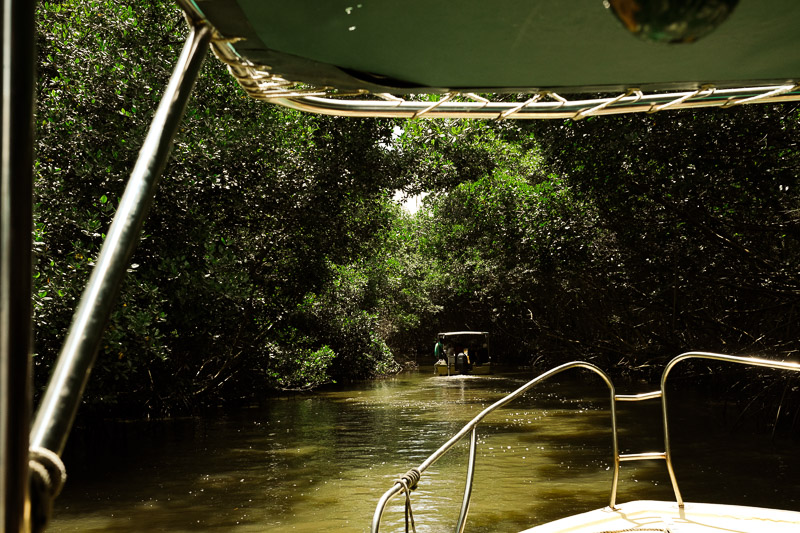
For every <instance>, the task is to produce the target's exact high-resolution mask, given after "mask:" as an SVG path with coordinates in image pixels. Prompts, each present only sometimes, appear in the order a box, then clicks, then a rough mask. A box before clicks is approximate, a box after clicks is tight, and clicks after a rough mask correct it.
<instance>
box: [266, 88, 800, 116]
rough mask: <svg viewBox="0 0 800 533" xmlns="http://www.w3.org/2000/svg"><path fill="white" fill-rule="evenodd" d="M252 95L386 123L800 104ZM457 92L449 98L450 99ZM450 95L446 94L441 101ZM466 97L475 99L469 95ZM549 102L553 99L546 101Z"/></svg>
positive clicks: (692, 94) (739, 99)
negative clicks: (428, 99)
mask: <svg viewBox="0 0 800 533" xmlns="http://www.w3.org/2000/svg"><path fill="white" fill-rule="evenodd" d="M284 93H285V94H280V93H276V94H274V95H272V96H271V95H270V94H264V95H261V94H258V92H255V93H253V94H251V96H253V97H254V98H256V99H258V100H264V101H266V102H271V103H274V104H279V105H282V106H284V107H289V108H292V109H297V110H299V111H306V112H309V113H318V114H322V115H333V116H347V117H383V118H419V117H425V118H476V119H478V118H479V119H494V120H505V119H575V120H580V119H582V118H585V117H588V116H595V115H597V116H600V115H617V114H623V113H653V112H657V111H662V110H668V109H695V108H700V107H732V106H737V105H743V104H753V103H780V102H788V101H796V100H800V92H798V86H797V85H794V84H787V85H775V86H769V87H742V88H735V89H715V88H713V87H710V88H706V89H698V90H696V91H684V92H674V93H656V94H642V93H641V92H639V91H637V90H635V89H630V90H629V91H628V92H627V93H623V94H621V95H619V96H616V97H613V98H595V99H585V100H572V101H571V100H566V99H564V98H562V97H560V96H559V95H557V94H555V93H550V92H546V91H545V92H543V93H541V94H542V95H543V96H542V97H541V98H531V99H530V100H529V101H528V102H524V103H523V105H520V102H493V101H489V100H485V99H482V100H480V101H475V100H472V101H454V100H448V101H444V102H443V101H442V100H439V101H438V102H434V104H435V105H432V102H431V101H425V100H403V99H402V98H398V99H396V100H395V99H392V100H389V101H387V100H379V99H377V98H376V99H372V100H345V99H343V98H337V97H336V95H335V94H334V95H332V96H327V97H326V96H308V95H303V94H301V93H296V94H291V91H284ZM454 94H455V93H452V94H450V95H449V96H450V98H452V96H453V95H454ZM447 96H448V95H442V99H445V98H447ZM466 97H467V98H471V97H469V96H466ZM545 97H551V98H553V99H552V100H547V99H545Z"/></svg>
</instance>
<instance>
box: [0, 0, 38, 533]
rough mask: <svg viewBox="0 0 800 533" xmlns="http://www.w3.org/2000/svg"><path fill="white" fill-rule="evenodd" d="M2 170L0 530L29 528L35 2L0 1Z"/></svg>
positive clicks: (12, 531)
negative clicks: (0, 4)
mask: <svg viewBox="0 0 800 533" xmlns="http://www.w3.org/2000/svg"><path fill="white" fill-rule="evenodd" d="M0 27H1V29H0V32H1V35H0V39H2V48H0V50H1V52H0V53H1V54H2V60H1V61H2V74H1V75H0V76H1V78H2V81H0V85H1V86H2V103H0V122H1V123H2V126H1V127H2V135H1V137H2V141H0V144H1V146H2V147H1V148H0V150H1V151H2V168H1V169H0V529H2V531H6V532H8V533H21V532H27V531H30V527H31V526H30V499H29V496H28V431H29V428H30V419H31V389H32V387H31V376H32V373H31V344H32V343H31V338H32V337H31V331H32V326H31V317H32V308H31V285H32V270H31V265H32V259H31V254H32V252H31V248H32V247H31V244H32V242H31V234H32V230H33V214H32V213H33V131H34V128H33V106H34V87H35V73H34V72H35V65H36V50H35V42H34V36H35V35H36V32H35V2H31V1H29V0H3V3H2V11H1V12H0Z"/></svg>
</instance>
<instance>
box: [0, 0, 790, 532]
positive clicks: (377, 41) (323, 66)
mask: <svg viewBox="0 0 800 533" xmlns="http://www.w3.org/2000/svg"><path fill="white" fill-rule="evenodd" d="M178 3H179V4H180V6H181V7H182V8H183V10H184V12H185V14H186V20H187V23H188V26H189V35H188V37H187V40H186V44H185V46H184V48H183V51H182V52H181V55H180V57H178V58H176V63H175V68H174V72H173V75H172V77H171V79H170V82H169V84H168V86H167V87H166V89H165V90H164V93H163V96H162V100H161V104H160V106H159V108H158V110H157V112H156V114H155V116H154V118H153V121H152V125H151V128H150V131H149V133H148V135H147V137H146V138H145V139H144V141H143V144H142V149H141V152H140V155H139V159H138V161H137V163H136V164H135V166H134V168H133V169H132V172H131V176H130V179H129V182H128V185H127V188H126V190H125V193H124V196H123V198H122V201H121V203H120V205H119V208H118V210H117V212H116V215H115V218H114V221H113V223H112V225H111V227H110V228H109V229H108V231H107V237H106V239H105V242H104V245H103V247H102V250H101V252H100V255H99V257H98V259H97V261H96V266H95V268H94V270H93V273H92V275H91V277H90V279H89V281H88V283H87V286H86V289H85V291H84V294H83V296H82V298H81V301H80V303H79V304H78V306H77V308H76V309H75V311H74V318H73V322H72V326H71V328H70V330H69V332H68V335H67V337H66V339H65V341H64V344H63V348H62V350H61V353H60V355H59V359H58V362H57V364H56V367H55V369H54V371H53V374H52V377H51V380H50V382H49V385H48V388H47V391H46V394H45V395H44V397H43V399H42V401H41V403H40V405H39V406H37V410H36V415H35V417H33V416H32V411H33V409H32V406H31V370H30V367H31V338H32V334H31V328H32V326H31V315H32V311H31V309H32V307H31V264H32V252H31V248H32V246H31V227H32V200H31V199H32V183H33V179H32V176H33V172H32V169H33V142H32V139H33V119H32V117H33V109H34V88H35V52H34V35H35V22H34V10H35V4H34V2H30V1H29V0H3V11H2V13H3V15H2V19H1V20H2V30H1V31H2V37H1V38H2V63H3V65H2V113H0V117H1V119H2V169H1V176H0V198H2V205H1V206H0V527H2V528H3V531H6V532H9V533H12V532H13V533H17V532H27V531H41V530H44V529H45V528H46V525H47V520H48V514H49V509H50V508H51V505H52V501H53V499H54V498H55V497H56V495H57V494H58V491H59V490H60V486H61V485H62V484H63V482H64V479H65V471H64V466H63V464H62V463H61V461H60V455H61V454H62V452H63V450H64V446H65V443H66V441H67V438H68V436H69V432H70V428H71V426H72V422H73V420H74V417H75V413H76V411H77V409H78V405H79V404H80V398H81V394H82V391H83V389H84V387H85V385H86V383H87V380H88V379H89V375H90V371H91V368H92V365H93V364H94V360H95V357H96V355H97V351H98V346H99V343H100V339H101V336H102V334H103V328H104V325H105V323H106V320H107V317H108V315H109V313H110V312H111V306H112V305H113V304H112V302H113V301H114V300H115V298H114V296H115V295H116V294H117V292H118V290H119V286H120V283H121V280H122V277H123V275H124V273H125V270H126V268H127V265H128V262H129V259H130V257H131V254H132V252H133V250H134V248H135V246H136V241H137V239H138V237H139V234H140V229H141V226H142V221H143V220H144V218H145V216H146V213H147V206H148V205H149V204H150V203H151V200H152V197H153V196H154V194H155V191H156V186H157V184H158V179H159V177H160V175H161V172H162V171H163V169H164V166H165V164H166V161H167V159H168V157H169V152H170V148H171V145H172V140H173V138H174V135H175V133H176V131H177V129H178V127H179V125H180V123H181V119H182V115H183V111H184V109H185V106H186V102H187V99H188V98H189V96H190V94H191V91H192V88H193V85H194V82H195V79H196V77H197V75H198V72H199V67H200V65H201V63H202V61H203V59H204V57H205V56H206V54H207V51H208V50H209V48H210V49H211V50H213V53H214V55H216V56H217V58H218V59H219V60H220V61H222V62H224V63H226V64H227V65H228V68H229V70H230V72H231V74H232V75H233V76H234V77H235V78H236V79H237V80H238V82H239V84H240V85H241V87H242V89H243V90H244V91H245V92H246V93H247V94H248V95H250V96H252V97H253V98H256V99H259V100H264V101H265V102H268V103H273V104H278V105H283V106H288V107H291V108H295V109H300V110H304V111H310V112H316V113H325V114H334V115H342V116H352V117H397V118H436V117H451V118H467V117H472V118H484V119H493V120H507V119H572V120H581V119H585V118H587V117H592V116H602V115H610V114H619V113H636V112H645V113H669V112H670V111H671V110H675V109H699V108H704V107H717V108H730V107H735V106H740V105H753V104H759V103H781V102H796V101H798V100H800V87H799V86H798V82H799V81H800V32H798V31H797V28H798V25H800V3H799V2H796V1H795V0H606V1H605V2H604V1H601V0H581V1H576V2H565V1H563V0H507V1H504V2H502V3H493V2H483V1H477V0H462V1H460V2H457V3H453V2H423V1H420V0H410V1H407V2H393V1H388V0H354V1H347V2H337V1H331V0H325V1H320V0H297V1H294V2H277V1H273V0H179V2H178ZM143 67H144V68H146V67H147V65H143ZM687 357H711V358H717V359H722V360H727V361H731V362H734V363H743V364H754V365H759V366H772V367H776V368H779V369H783V370H785V371H798V370H800V365H798V364H797V363H791V362H780V361H767V360H760V359H753V358H736V357H730V356H722V355H717V354H687V355H684V356H681V357H679V358H677V359H676V360H674V361H673V362H672V363H670V365H669V366H668V367H667V368H666V369H665V371H664V374H663V378H662V388H661V389H660V390H659V391H654V392H653V393H649V394H646V395H643V396H642V395H639V396H635V397H633V396H625V395H618V394H616V393H615V391H614V388H613V385H612V384H611V382H610V381H609V380H608V379H607V376H606V377H603V376H605V374H604V373H603V371H602V370H600V369H598V368H596V367H594V366H593V365H590V364H588V363H584V362H574V363H569V364H568V365H565V366H561V367H558V368H556V369H553V370H551V371H550V372H547V373H545V374H543V375H542V376H540V377H539V378H536V379H535V380H533V381H532V382H531V383H529V384H528V385H526V386H525V387H527V388H529V387H531V386H533V385H535V384H536V383H538V382H539V381H541V380H542V379H545V378H547V377H550V376H552V375H555V374H557V373H559V372H561V371H563V370H566V369H568V368H575V367H577V368H583V369H588V370H589V371H592V372H595V373H598V374H599V375H601V377H603V379H604V380H605V381H606V382H607V384H608V386H609V389H610V392H611V395H610V397H611V402H612V406H613V405H614V403H615V402H617V401H639V400H653V399H657V398H660V399H661V401H662V403H663V409H664V429H665V435H666V430H667V427H668V421H667V415H666V401H665V398H664V391H663V382H664V380H666V377H667V374H668V373H669V370H670V368H671V365H673V364H675V363H677V362H680V361H681V360H682V359H683V358H687ZM525 387H523V388H525ZM520 390H521V389H520ZM518 394H521V392H520V391H515V392H513V393H511V394H510V395H509V396H507V397H506V398H504V399H503V400H500V402H498V404H495V405H496V406H497V405H499V404H505V403H508V402H511V401H513V399H514V398H515V397H516V396H517V395H518ZM491 409H492V408H491V407H490V408H488V409H487V411H485V412H484V413H481V415H479V416H478V417H476V419H475V420H473V421H472V422H470V424H468V425H467V426H466V427H465V428H464V429H462V430H461V431H460V432H459V433H458V434H457V435H455V436H454V437H453V439H451V441H449V442H448V443H446V444H445V445H444V446H443V447H442V448H441V449H440V450H438V451H437V452H435V453H434V454H433V455H432V456H431V457H430V458H429V459H427V460H426V461H425V462H424V463H423V464H422V465H420V466H419V467H417V468H414V469H412V470H410V471H409V473H408V474H406V475H404V476H402V477H401V478H400V480H399V481H398V482H396V483H395V484H394V485H393V486H392V488H391V489H390V490H389V491H388V492H387V493H386V495H384V497H383V498H382V499H381V501H380V502H379V504H378V508H377V509H376V512H375V516H374V518H373V522H372V530H373V531H375V532H377V531H378V530H379V528H380V522H381V516H382V512H383V509H384V507H385V505H386V503H387V502H388V500H389V499H391V498H392V497H394V496H397V495H399V494H403V495H404V496H405V498H406V504H407V509H408V515H409V516H412V515H411V509H412V507H411V491H412V489H413V487H415V486H417V485H418V484H420V483H424V479H422V480H420V476H421V475H422V474H423V473H424V471H425V469H426V468H427V467H428V466H430V465H431V464H433V462H435V461H436V460H437V459H438V458H439V457H440V456H441V455H443V454H444V453H446V452H447V450H448V449H450V448H451V447H452V446H453V445H454V444H455V443H456V442H458V441H460V440H461V439H462V438H463V437H465V436H466V435H467V434H469V435H471V437H470V438H471V448H470V459H469V461H470V465H471V466H470V469H469V472H470V474H469V475H468V476H469V479H470V480H471V472H472V471H473V467H474V462H475V461H474V457H475V448H476V428H477V426H478V424H479V422H480V421H481V420H482V418H483V417H484V416H486V415H488V414H490V410H491ZM613 413H614V411H613V410H612V424H613V423H615V422H614V415H613ZM614 438H615V439H616V437H614ZM614 453H615V458H614V464H615V465H616V467H618V466H619V463H620V462H625V461H634V460H665V462H666V465H667V468H668V470H669V472H670V476H671V479H672V482H673V488H674V491H675V496H676V500H675V501H674V502H629V503H626V504H617V502H616V501H615V494H616V492H615V491H616V479H617V474H616V470H618V468H617V469H616V470H615V474H614V481H613V483H614V485H613V488H612V496H611V499H610V503H609V506H608V507H607V508H606V509H603V510H599V511H596V512H595V514H589V515H586V516H579V517H571V518H567V519H565V521H557V522H554V523H552V524H548V525H542V526H539V527H538V528H536V529H534V530H532V531H535V532H536V533H555V532H567V531H575V532H578V531H581V532H583V531H592V532H596V531H611V530H621V529H628V530H630V529H631V528H633V530H641V531H645V530H648V529H647V528H648V527H649V530H656V531H673V533H675V532H677V531H681V532H689V531H711V530H716V531H718V530H720V529H725V530H726V531H781V532H784V531H785V532H788V531H798V530H800V512H797V511H788V510H786V511H780V510H770V509H753V508H748V507H739V506H725V507H721V506H711V505H707V504H700V503H698V504H694V503H685V502H684V501H683V499H682V498H681V496H680V492H679V490H678V485H677V482H676V479H675V476H674V473H673V471H672V466H671V464H672V463H671V456H670V447H669V442H668V439H667V438H665V450H664V451H662V452H655V453H646V454H638V455H636V454H634V455H632V456H630V455H629V456H625V455H620V454H619V453H618V452H617V449H616V440H615V441H614ZM470 488H471V481H470V482H468V483H467V492H466V494H465V497H464V504H463V505H462V510H461V514H460V517H459V522H458V531H463V530H464V529H465V528H466V525H467V515H468V510H469V502H470V494H469V489H470ZM659 520H660V521H659ZM365 522H366V517H365ZM407 523H408V524H410V525H411V526H412V527H413V525H414V524H413V520H409V521H408V522H407ZM754 524H755V525H754ZM701 526H702V527H701ZM748 528H749V529H748Z"/></svg>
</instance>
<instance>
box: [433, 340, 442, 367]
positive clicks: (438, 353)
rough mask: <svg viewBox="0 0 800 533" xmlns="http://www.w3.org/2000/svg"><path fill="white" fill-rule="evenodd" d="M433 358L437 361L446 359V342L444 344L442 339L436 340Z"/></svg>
mask: <svg viewBox="0 0 800 533" xmlns="http://www.w3.org/2000/svg"><path fill="white" fill-rule="evenodd" d="M433 358H434V359H436V362H437V363H438V362H439V361H441V360H443V359H444V344H442V339H437V340H436V346H434V347H433Z"/></svg>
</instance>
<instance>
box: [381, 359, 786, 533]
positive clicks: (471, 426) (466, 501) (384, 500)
mask: <svg viewBox="0 0 800 533" xmlns="http://www.w3.org/2000/svg"><path fill="white" fill-rule="evenodd" d="M687 359H711V360H716V361H723V362H730V363H738V364H745V365H750V366H759V367H766V368H774V369H781V370H792V371H800V364H798V363H791V362H783V361H770V360H768V359H759V358H755V357H740V356H734V355H723V354H716V353H710V352H687V353H684V354H681V355H679V356H677V357H675V358H674V359H672V360H671V361H670V362H669V363H667V365H666V367H665V368H664V372H663V373H662V375H661V388H660V390H657V391H653V392H646V393H642V394H635V395H626V394H615V391H614V385H613V383H612V382H611V380H610V379H609V377H608V375H607V374H606V373H605V372H603V371H602V370H600V368H598V367H597V366H595V365H593V364H591V363H587V362H584V361H573V362H570V363H565V364H563V365H560V366H557V367H555V368H553V369H552V370H549V371H547V372H545V373H544V374H541V375H539V376H538V377H536V378H534V379H533V380H531V381H529V382H528V383H526V384H525V385H523V386H522V387H520V388H518V389H517V390H515V391H514V392H512V393H511V394H508V395H507V396H505V397H504V398H502V399H500V400H498V401H497V402H495V403H493V404H492V405H490V406H489V407H487V408H486V409H484V410H483V411H481V413H480V414H478V416H476V417H475V418H473V419H472V420H471V421H470V422H469V423H468V424H467V425H465V426H464V427H463V428H461V430H460V431H459V432H458V433H456V434H455V435H454V436H453V437H452V438H451V439H450V440H448V441H447V442H446V443H445V444H444V445H442V446H441V447H440V448H439V449H438V450H436V451H435V452H434V453H433V454H431V455H430V457H428V458H427V459H426V460H425V461H423V462H422V464H420V465H419V466H418V467H417V468H416V469H412V471H410V472H414V471H415V475H414V476H413V477H414V478H415V479H414V480H413V481H414V483H416V482H417V481H418V480H419V478H420V476H421V474H422V473H423V472H425V470H427V469H428V468H429V467H430V466H431V465H433V464H434V463H435V462H436V461H438V460H439V459H440V458H441V457H442V456H443V455H445V454H446V453H447V452H449V451H450V450H451V449H452V448H453V447H454V446H455V445H456V444H458V443H459V442H461V440H462V439H463V438H464V437H465V436H466V435H467V434H468V433H469V434H470V449H469V459H468V467H467V480H466V485H465V487H464V498H463V500H462V504H461V512H460V514H459V517H458V522H457V525H456V533H463V531H464V528H465V527H466V520H467V515H468V513H469V507H470V500H471V496H472V482H473V477H474V472H475V458H476V456H477V442H478V439H477V426H478V425H479V424H480V423H481V422H482V421H483V419H484V418H486V416H487V415H489V414H490V413H492V412H493V411H495V410H496V409H498V408H500V407H502V406H504V405H506V404H508V403H510V402H512V401H514V400H515V399H516V398H518V397H519V396H521V395H522V394H524V393H525V392H527V391H528V390H530V389H531V388H533V387H534V386H535V385H537V384H539V383H541V382H542V381H544V380H546V379H548V378H551V377H553V376H555V375H556V374H559V373H561V372H563V371H565V370H569V369H572V368H584V369H588V370H591V371H592V372H595V373H596V374H598V375H599V376H600V377H601V378H602V379H603V381H604V382H605V383H606V385H607V386H608V388H609V391H610V393H611V427H612V444H613V452H614V473H613V477H612V482H611V497H610V500H609V507H610V508H611V509H614V508H615V507H616V499H617V486H618V482H619V469H620V464H621V463H623V462H631V461H645V460H664V461H665V462H666V466H667V471H668V473H669V477H670V481H671V483H672V489H673V491H674V493H675V500H676V502H677V503H678V505H679V506H680V507H683V504H684V502H683V497H682V496H681V493H680V490H679V488H678V481H677V479H676V477H675V470H674V468H673V466H672V452H671V449H670V442H669V422H668V415H667V396H666V382H667V377H668V376H669V373H670V371H671V370H672V369H673V368H674V367H675V365H677V364H678V363H680V362H682V361H685V360H687ZM655 399H660V400H661V405H662V416H663V420H662V421H663V426H664V451H663V452H647V453H632V454H620V453H619V447H618V444H617V415H616V402H640V401H647V400H655ZM407 476H408V474H407ZM414 483H411V485H413V484H414ZM408 486H409V483H408V480H406V482H402V481H397V482H395V484H394V485H393V486H392V487H391V488H390V489H389V490H388V491H386V492H385V493H384V494H383V496H382V497H381V499H380V500H379V501H378V505H377V507H376V509H375V514H374V515H373V517H372V529H371V531H372V533H378V532H379V530H380V524H381V519H382V517H383V513H384V511H385V509H386V506H387V505H388V503H389V501H390V500H391V499H392V498H393V497H395V496H397V495H398V494H400V493H401V492H403V491H405V490H408V489H407V487H408Z"/></svg>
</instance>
